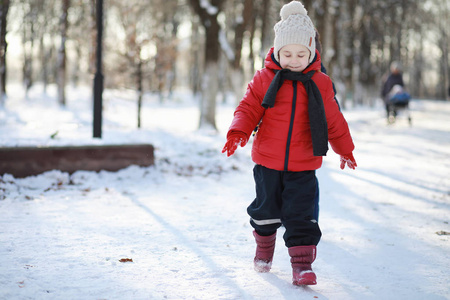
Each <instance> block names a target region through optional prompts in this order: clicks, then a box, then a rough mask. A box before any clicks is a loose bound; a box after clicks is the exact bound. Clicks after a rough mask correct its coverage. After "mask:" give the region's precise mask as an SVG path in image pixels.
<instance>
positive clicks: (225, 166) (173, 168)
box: [0, 102, 450, 300]
mask: <svg viewBox="0 0 450 300" xmlns="http://www.w3.org/2000/svg"><path fill="white" fill-rule="evenodd" d="M413 104H414V105H413V118H414V120H413V122H414V126H413V127H412V128H409V127H408V126H407V125H406V121H405V123H403V122H401V121H399V122H398V123H397V124H395V125H394V126H386V125H385V123H384V120H383V118H382V115H383V113H382V111H381V110H380V109H375V110H369V109H354V110H349V111H346V112H345V116H346V117H347V119H348V121H349V124H350V128H351V131H352V134H353V136H354V139H355V144H356V146H357V151H356V152H355V158H356V160H357V162H358V168H357V170H356V171H352V170H344V171H341V170H340V169H339V165H338V157H337V156H336V155H334V154H331V153H330V154H329V156H328V157H327V158H326V160H325V163H324V166H323V168H322V169H320V170H319V171H318V177H319V181H320V187H321V202H320V204H321V206H320V208H321V211H320V224H321V229H322V231H323V238H322V241H321V243H320V244H319V246H318V258H317V260H316V262H315V263H314V265H313V268H314V270H315V271H316V273H317V276H318V285H317V286H312V287H306V288H303V287H295V286H293V285H291V282H290V280H291V278H290V276H291V269H290V268H291V267H290V262H289V257H288V254H287V250H286V248H285V246H284V243H283V240H282V234H283V231H284V230H282V229H281V230H279V232H278V239H277V247H276V253H275V258H274V264H273V269H272V271H271V273H268V274H257V273H255V272H254V271H253V268H252V260H253V255H254V247H255V246H254V241H253V236H252V234H251V231H252V229H251V227H250V226H249V224H248V216H247V215H246V207H247V205H248V204H249V202H250V201H251V200H252V198H253V180H252V170H251V168H252V164H251V162H250V161H249V160H250V158H249V151H250V149H249V148H250V147H246V148H244V149H239V150H238V151H239V152H238V153H237V155H236V156H235V157H232V158H228V159H227V158H226V157H225V156H223V155H221V154H220V150H221V147H222V144H223V141H224V137H223V135H224V130H225V129H226V127H227V126H228V122H229V120H230V117H231V112H232V108H230V107H222V108H221V113H220V115H219V116H218V123H219V127H220V128H221V134H220V135H219V136H216V135H208V134H207V133H204V132H203V133H201V132H196V131H193V130H191V128H194V127H195V123H196V117H197V116H196V115H195V113H194V111H195V109H193V108H187V109H191V112H192V113H191V114H190V117H188V120H192V124H191V123H188V124H187V126H185V127H184V128H183V129H181V131H180V130H179V128H178V129H177V130H175V129H176V128H173V127H171V126H173V123H170V124H169V123H168V124H169V125H168V126H167V127H164V124H162V123H161V122H162V121H161V120H164V119H167V118H172V119H175V120H176V119H178V120H180V118H181V119H182V118H183V117H182V115H183V114H185V113H186V111H187V110H186V109H185V110H183V109H176V108H171V107H160V108H158V106H152V107H148V109H149V110H151V111H152V112H153V113H154V114H155V110H157V115H158V117H159V120H153V121H151V122H155V124H156V123H158V121H160V122H159V123H158V125H159V126H160V127H161V128H165V130H166V131H158V132H153V131H142V132H141V133H140V134H139V136H138V137H136V139H138V140H139V139H141V140H143V139H149V140H151V141H152V142H154V144H155V145H156V146H157V152H156V156H157V164H156V166H155V167H150V168H138V167H135V166H132V167H129V168H127V169H125V170H121V171H119V172H116V173H110V172H100V173H98V174H97V173H93V172H83V171H79V172H76V173H75V174H73V175H72V176H69V175H68V174H65V173H61V172H59V171H52V172H47V173H45V174H43V175H40V176H36V177H28V178H24V179H15V178H13V177H12V176H9V175H5V176H3V177H0V199H1V200H0V213H1V214H0V299H333V300H334V299H450V298H449V294H450V293H449V292H450V286H449V284H448V277H449V274H450V259H449V258H450V257H449V256H450V254H449V253H450V244H449V242H450V241H449V236H448V235H438V234H436V232H440V231H445V232H450V225H449V224H448V222H449V216H450V203H449V202H450V201H449V200H450V176H449V175H450V171H449V170H450V117H449V116H450V104H448V103H442V102H415V103H413ZM117 111H119V110H117ZM75 115H76V114H75ZM78 122H79V121H78ZM6 124H9V125H8V126H11V123H10V122H6V123H2V124H0V130H1V133H3V132H6V131H7V130H8V128H7V127H8V126H7V125H6ZM15 129H16V128H15ZM16 130H17V129H16ZM121 134H123V135H124V133H121ZM60 142H61V143H62V142H63V141H60ZM1 193H3V196H2V195H1ZM122 258H130V259H132V260H133V262H125V263H122V262H120V261H119V260H120V259H122Z"/></svg>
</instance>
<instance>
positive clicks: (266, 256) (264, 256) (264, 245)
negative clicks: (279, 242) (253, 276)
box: [253, 230, 277, 273]
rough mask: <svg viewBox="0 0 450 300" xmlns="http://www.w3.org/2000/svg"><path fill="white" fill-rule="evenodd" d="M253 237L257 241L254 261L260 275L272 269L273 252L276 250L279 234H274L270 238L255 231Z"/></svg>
mask: <svg viewBox="0 0 450 300" xmlns="http://www.w3.org/2000/svg"><path fill="white" fill-rule="evenodd" d="M253 236H254V237H255V240H256V255H255V259H254V260H253V262H254V264H255V271H257V272H260V273H267V272H269V271H270V268H271V267H272V258H273V252H274V250H275V239H276V237H277V234H276V233H274V234H272V235H269V236H261V235H259V234H257V233H256V230H255V231H253Z"/></svg>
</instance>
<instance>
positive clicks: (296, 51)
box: [279, 44, 310, 72]
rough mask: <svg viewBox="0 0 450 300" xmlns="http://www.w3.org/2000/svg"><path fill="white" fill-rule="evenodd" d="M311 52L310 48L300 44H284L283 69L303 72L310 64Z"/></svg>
mask: <svg viewBox="0 0 450 300" xmlns="http://www.w3.org/2000/svg"><path fill="white" fill-rule="evenodd" d="M309 55H310V52H309V50H308V48H306V47H305V46H303V45H299V44H291V45H286V46H283V48H281V49H280V52H279V56H280V65H281V67H282V68H283V69H289V70H291V71H294V72H302V71H303V70H304V69H306V67H307V66H308V65H309Z"/></svg>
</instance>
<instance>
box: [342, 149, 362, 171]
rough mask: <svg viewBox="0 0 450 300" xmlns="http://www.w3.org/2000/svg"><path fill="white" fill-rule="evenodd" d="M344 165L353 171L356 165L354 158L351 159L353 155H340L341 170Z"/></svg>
mask: <svg viewBox="0 0 450 300" xmlns="http://www.w3.org/2000/svg"><path fill="white" fill-rule="evenodd" d="M345 164H347V166H348V167H349V168H350V169H353V170H354V169H355V168H356V167H357V166H358V165H357V164H356V161H355V158H354V157H353V154H352V153H350V154H347V155H341V169H342V170H343V169H344V168H345Z"/></svg>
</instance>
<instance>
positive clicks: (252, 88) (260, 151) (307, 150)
mask: <svg viewBox="0 0 450 300" xmlns="http://www.w3.org/2000/svg"><path fill="white" fill-rule="evenodd" d="M272 53H273V48H272V49H270V51H269V53H268V54H267V56H266V59H265V62H264V65H265V68H264V69H262V70H259V71H257V72H256V73H255V76H254V77H253V79H252V81H251V82H250V83H249V84H248V87H247V92H246V93H245V95H244V97H243V99H242V100H241V102H240V103H239V106H238V107H237V108H236V111H235V112H234V119H233V122H232V123H231V126H230V129H229V131H228V136H229V135H230V134H232V133H233V132H244V133H245V134H246V135H247V139H248V138H249V137H250V136H251V133H252V131H253V130H254V129H255V127H256V125H257V124H258V123H259V121H260V120H261V118H262V122H261V124H260V126H259V130H258V132H257V134H256V136H255V140H254V142H253V148H252V159H253V161H254V162H255V163H256V164H259V165H262V166H265V167H267V168H270V169H274V170H278V171H295V172H299V171H306V170H316V169H318V168H320V166H321V165H322V157H321V156H314V155H313V148H312V140H311V131H310V126H309V116H308V96H307V93H306V90H305V87H304V86H303V84H302V83H301V82H297V99H296V101H297V102H296V106H295V114H294V118H293V119H292V118H291V112H292V104H293V102H292V101H293V96H294V88H293V81H292V80H285V81H284V83H283V85H282V86H281V88H280V89H279V91H278V93H277V97H276V99H275V105H274V107H273V108H268V109H267V110H266V109H264V108H263V107H262V106H261V103H262V101H263V98H264V95H265V93H266V91H267V89H268V88H269V85H270V83H271V82H272V79H273V77H274V76H275V73H274V72H273V70H274V69H281V67H280V66H279V64H278V63H276V62H275V60H274V59H273V58H272V57H273V56H272ZM316 54H317V57H316V59H315V60H314V61H313V62H312V63H311V64H310V65H309V66H308V67H307V68H306V69H305V70H304V71H303V73H307V72H309V71H311V70H316V71H317V72H316V73H315V74H314V75H313V77H312V79H313V81H314V82H315V83H316V85H317V87H318V89H319V91H320V93H321V95H322V99H323V104H324V108H325V114H326V119H327V124H328V140H329V143H330V144H331V147H332V149H333V150H334V152H336V153H337V154H340V155H346V154H349V153H351V152H352V151H353V149H354V145H353V141H352V138H351V136H350V131H349V129H348V125H347V122H346V121H345V119H344V116H343V115H342V113H341V112H340V110H339V107H338V104H337V103H336V101H335V99H334V91H333V86H332V82H331V79H330V78H329V77H328V76H327V75H326V74H324V73H322V72H320V67H321V61H320V54H319V53H318V52H317V51H316ZM291 122H294V124H293V125H294V126H293V132H292V135H291V140H290V143H288V142H289V141H288V140H287V139H288V132H289V126H290V123H291ZM288 144H290V149H289V151H286V147H287V145H288ZM286 153H288V154H286ZM286 155H288V157H286Z"/></svg>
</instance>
